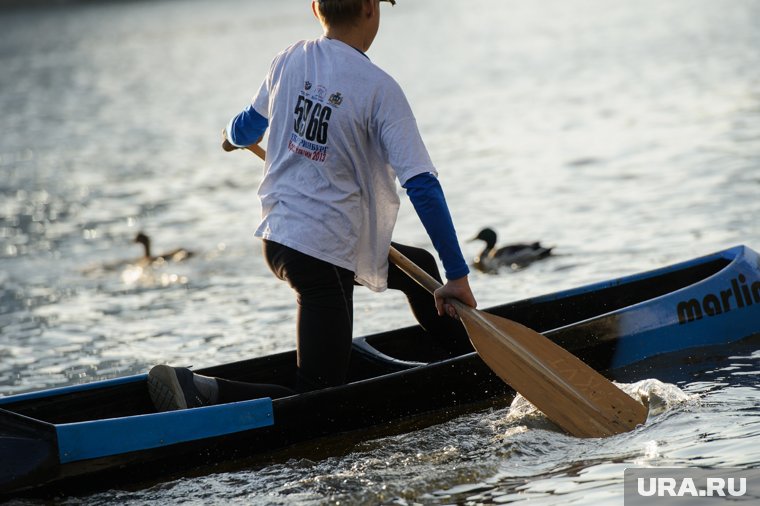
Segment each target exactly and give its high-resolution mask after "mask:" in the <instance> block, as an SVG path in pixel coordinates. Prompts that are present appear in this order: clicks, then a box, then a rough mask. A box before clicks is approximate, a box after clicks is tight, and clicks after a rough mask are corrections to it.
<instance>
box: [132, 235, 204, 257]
mask: <svg viewBox="0 0 760 506" xmlns="http://www.w3.org/2000/svg"><path fill="white" fill-rule="evenodd" d="M134 242H136V243H138V244H142V245H143V250H144V251H143V256H142V258H140V259H139V261H138V262H139V263H140V264H142V265H150V264H157V263H159V264H160V263H164V262H182V261H183V260H187V259H188V258H190V257H192V256H193V255H194V253H193V252H192V251H188V250H186V249H185V248H177V249H174V250H172V251H167V252H166V253H162V254H160V255H156V256H153V255H151V251H150V237H148V235H147V234H145V233H144V232H138V233H137V235H136V236H135V239H134Z"/></svg>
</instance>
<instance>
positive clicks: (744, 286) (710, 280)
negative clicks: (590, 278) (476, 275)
mask: <svg viewBox="0 0 760 506" xmlns="http://www.w3.org/2000/svg"><path fill="white" fill-rule="evenodd" d="M487 311H489V312H491V313H494V314H497V315H499V316H502V317H505V318H508V319H511V320H515V321H518V322H520V323H522V324H524V325H526V326H528V327H531V328H533V329H536V330H538V331H539V332H541V333H543V334H544V335H546V336H547V337H549V338H550V339H552V340H554V341H555V342H557V343H558V344H560V345H561V346H563V347H565V348H566V349H568V350H570V351H571V352H573V353H574V354H576V355H577V356H579V357H580V358H581V359H583V360H584V361H586V362H587V363H588V364H589V365H591V366H592V367H594V368H595V369H597V370H599V371H602V372H603V373H604V374H605V375H606V376H608V377H609V378H611V379H615V378H616V377H619V374H621V373H622V372H624V371H626V370H627V368H629V367H632V366H634V365H636V364H641V363H642V362H644V361H647V360H649V359H652V358H653V357H660V356H662V355H663V354H667V353H671V352H684V351H685V350H686V351H688V350H690V349H693V350H694V351H693V354H694V355H697V354H699V353H700V351H699V350H700V348H706V347H709V346H715V345H723V344H727V343H732V342H736V341H740V340H742V339H745V338H748V337H751V336H756V335H758V334H760V257H759V256H758V254H757V253H756V252H755V251H753V250H752V249H750V248H748V247H746V246H736V247H733V248H729V249H726V250H723V251H720V252H717V253H714V254H712V255H707V256H703V257H700V258H696V259H693V260H689V261H686V262H681V263H678V264H674V265H671V266H667V267H663V268H660V269H656V270H652V271H647V272H643V273H639V274H634V275H630V276H626V277H621V278H618V279H613V280H609V281H604V282H599V283H594V284H590V285H586V286H582V287H579V288H574V289H570V290H565V291H560V292H556V293H552V294H548V295H544V296H539V297H535V298H530V299H525V300H521V301H517V302H512V303H508V304H504V305H500V306H496V307H493V308H489V309H487ZM197 372H199V373H202V374H207V375H211V376H218V377H223V378H228V379H234V380H239V381H252V382H260V383H267V382H268V383H278V384H286V385H288V384H293V380H294V376H295V351H288V352H284V353H278V354H274V355H269V356H264V357H259V358H253V359H249V360H244V361H240V362H234V363H229V364H224V365H219V366H215V367H209V368H205V369H199V370H197ZM647 374H648V375H649V377H652V376H655V377H656V376H657V372H656V371H647ZM627 379H628V380H630V379H631V378H630V377H628V378H627ZM639 379H643V378H639ZM513 396H514V392H513V391H512V390H511V389H510V388H509V387H508V386H507V385H505V384H504V383H503V382H502V381H501V380H499V378H498V377H496V376H495V375H494V374H493V373H492V372H491V371H490V370H489V369H488V367H487V366H486V365H485V364H484V362H483V361H482V360H481V359H480V357H479V356H478V355H477V354H476V353H474V352H470V353H463V354H461V355H453V354H452V353H451V352H449V351H448V350H447V349H445V347H443V346H442V345H441V344H440V342H439V341H438V340H437V339H436V338H435V337H434V336H431V335H428V334H427V333H426V332H425V331H424V330H422V329H421V328H420V327H418V326H411V327H405V328H400V329H395V330H390V331H387V332H382V333H378V334H373V335H369V336H363V337H357V338H355V339H354V344H353V353H352V358H351V368H350V373H349V383H347V384H346V385H342V386H339V387H334V388H327V389H324V390H317V391H313V392H307V393H302V394H298V395H294V396H291V397H285V398H280V399H274V400H271V399H254V400H251V401H245V402H237V403H230V404H225V405H218V406H209V407H205V408H198V409H191V410H183V411H176V412H169V413H156V412H155V410H154V409H153V407H152V405H151V402H150V399H149V397H148V393H147V387H146V375H145V374H141V375H134V376H128V377H122V378H115V379H109V380H103V381H96V382H91V383H86V384H81V385H75V386H69V387H63V388H55V389H49V390H42V391H36V392H30V393H25V394H19V395H13V396H8V397H3V398H0V496H9V495H17V494H21V493H23V494H34V495H36V494H43V495H44V494H52V493H72V492H76V491H79V490H87V491H89V490H92V489H97V488H103V487H111V486H114V485H115V484H123V483H125V482H127V481H135V480H146V479H150V480H157V479H160V478H161V477H162V476H166V475H168V474H169V473H175V472H178V471H183V470H187V469H189V468H191V467H197V466H203V465H206V464H213V463H219V462H229V461H234V460H236V459H242V458H246V459H251V458H257V457H258V458H264V459H265V458H268V457H267V456H269V457H271V455H272V452H276V451H279V450H282V449H288V451H290V452H296V454H297V453H298V451H299V448H304V447H305V446H307V445H306V444H305V443H306V442H307V441H320V440H324V439H322V438H327V437H331V436H332V437H340V438H349V439H350V438H352V437H360V436H356V435H357V434H359V435H361V434H364V433H365V432H364V431H367V430H377V429H378V428H383V427H385V428H392V427H397V428H398V427H399V426H403V427H410V426H414V423H413V422H411V421H414V420H422V419H423V418H424V419H425V420H440V419H445V417H451V416H455V415H456V414H460V413H463V412H467V411H473V410H477V409H483V407H484V406H489V405H491V406H492V405H506V403H508V402H510V401H511V399H512V397H513ZM430 423H435V422H430ZM391 430H392V429H391ZM400 430H403V428H402V429H400ZM336 435H337V436H336ZM291 455H292V453H291ZM246 462H248V460H246Z"/></svg>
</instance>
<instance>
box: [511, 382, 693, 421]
mask: <svg viewBox="0 0 760 506" xmlns="http://www.w3.org/2000/svg"><path fill="white" fill-rule="evenodd" d="M615 384H616V385H617V386H618V387H619V388H620V389H621V390H623V391H624V392H625V393H627V394H628V395H630V396H631V397H633V398H634V399H636V400H638V401H640V402H641V403H642V404H644V405H645V406H647V408H648V409H649V417H650V418H651V417H653V416H658V415H661V414H663V413H665V412H666V411H668V410H670V409H673V408H674V407H676V406H679V405H682V404H684V403H686V402H689V401H692V400H695V399H696V398H697V397H698V396H697V395H690V394H687V393H686V392H684V391H683V390H681V389H680V388H678V387H677V386H676V385H673V384H671V383H663V382H662V381H659V380H657V379H645V380H641V381H637V382H635V383H615ZM506 421H507V422H509V423H511V424H516V425H522V426H527V427H530V428H534V429H546V430H555V431H556V430H559V429H558V428H557V426H556V425H555V424H554V423H552V422H551V421H550V420H549V419H548V418H547V417H546V415H544V414H543V413H541V411H539V410H538V408H536V407H535V406H534V405H533V404H532V403H531V402H530V401H528V400H527V399H526V398H525V397H523V396H522V395H520V394H517V395H516V396H515V398H514V400H513V401H512V404H511V405H510V407H509V412H508V414H507V417H506Z"/></svg>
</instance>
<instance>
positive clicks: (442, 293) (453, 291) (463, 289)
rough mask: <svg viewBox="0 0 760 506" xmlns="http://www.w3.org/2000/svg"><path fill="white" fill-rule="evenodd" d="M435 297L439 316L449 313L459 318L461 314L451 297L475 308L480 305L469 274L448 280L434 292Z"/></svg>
mask: <svg viewBox="0 0 760 506" xmlns="http://www.w3.org/2000/svg"><path fill="white" fill-rule="evenodd" d="M433 297H434V298H435V308H436V310H437V311H438V316H443V315H444V314H447V315H449V316H450V317H452V318H456V319H459V315H458V314H457V312H456V309H455V307H454V305H453V304H452V303H451V301H450V300H449V299H457V300H459V301H460V302H461V303H463V304H465V305H466V306H470V307H473V308H474V307H477V306H478V303H477V301H476V300H475V296H474V295H473V294H472V290H471V289H470V282H469V280H468V278H467V276H463V277H461V278H457V279H450V280H448V281H446V284H445V285H443V286H442V287H440V288H439V289H437V290H436V291H435V292H434V293H433Z"/></svg>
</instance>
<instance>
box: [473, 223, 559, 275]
mask: <svg viewBox="0 0 760 506" xmlns="http://www.w3.org/2000/svg"><path fill="white" fill-rule="evenodd" d="M471 240H472V241H478V240H480V241H483V242H485V243H486V247H485V248H484V249H483V251H481V252H480V254H479V255H478V256H476V257H475V261H474V262H473V266H474V267H475V268H476V269H478V270H479V271H482V272H487V273H491V274H493V273H496V272H498V270H499V269H500V268H501V267H509V268H511V269H515V270H517V269H521V268H523V267H527V266H528V265H530V264H531V263H533V262H535V261H536V260H540V259H542V258H546V257H548V256H549V255H551V252H552V247H545V246H542V245H541V243H540V242H534V243H525V244H510V245H507V246H502V247H501V248H497V247H496V232H495V231H494V230H493V229H491V228H484V229H483V230H481V231H480V232H478V235H476V236H475V237H474V238H473V239H471Z"/></svg>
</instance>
